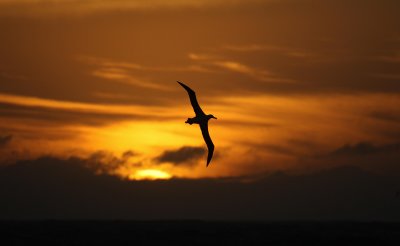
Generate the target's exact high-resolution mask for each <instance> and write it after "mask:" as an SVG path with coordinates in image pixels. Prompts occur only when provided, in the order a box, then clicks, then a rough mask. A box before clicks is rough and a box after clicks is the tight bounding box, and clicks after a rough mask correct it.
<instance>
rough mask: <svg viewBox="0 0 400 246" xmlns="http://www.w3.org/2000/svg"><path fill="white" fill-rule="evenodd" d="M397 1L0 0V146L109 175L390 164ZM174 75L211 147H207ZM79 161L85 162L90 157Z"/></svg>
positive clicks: (231, 173)
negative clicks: (201, 117)
mask: <svg viewBox="0 0 400 246" xmlns="http://www.w3.org/2000/svg"><path fill="white" fill-rule="evenodd" d="M399 13H400V3H399V1H397V0H382V1H373V0H363V1H361V0H352V1H348V0H335V1H333V0H321V1H311V0H298V1H294V0H264V1H263V0H251V1H249V0H246V1H244V0H243V1H242V0H171V1H162V0H149V1H139V0H132V1H128V0H87V1H78V0H15V1H14V0H0V36H1V41H0V153H1V155H0V158H1V162H2V163H3V164H2V165H8V164H10V163H13V162H15V161H18V160H33V159H36V158H40V157H43V156H53V157H57V158H60V159H68V158H70V157H79V158H82V159H85V160H87V161H88V163H95V164H93V165H96V168H95V171H96V172H97V173H107V174H111V175H117V176H118V177H121V178H123V179H133V180H137V179H148V178H172V177H175V178H189V179H191V178H206V177H208V178H211V177H217V178H222V177H225V178H228V177H258V176H259V175H261V176H262V175H263V174H269V173H272V172H277V171H283V172H286V173H294V174H298V173H312V172H314V171H318V170H325V169H329V168H333V167H337V166H345V165H353V166H359V167H361V168H362V169H365V170H368V171H373V172H375V173H390V172H394V171H399V170H400V168H399V165H398V164H399V160H400V154H399V149H400V124H399V123H400V25H399V23H400V15H399ZM176 80H181V81H183V82H185V83H186V84H187V85H189V86H190V87H191V88H192V89H194V90H195V91H196V93H197V97H198V100H199V102H200V105H201V106H202V108H203V110H204V111H205V112H206V113H212V114H214V115H215V116H216V117H217V118H218V120H211V121H210V123H209V129H210V134H211V137H212V139H213V141H214V144H215V146H216V151H215V156H214V159H213V161H212V163H211V165H210V166H209V167H208V168H206V167H205V164H206V146H205V144H204V141H203V139H202V136H201V132H200V130H199V129H198V127H197V126H189V125H187V124H185V123H184V122H185V120H186V119H187V118H188V117H193V116H194V113H193V110H192V108H191V106H190V103H189V99H188V96H187V94H186V92H185V91H184V90H183V89H182V88H181V87H180V86H179V85H178V84H177V83H176ZM89 165H90V164H89Z"/></svg>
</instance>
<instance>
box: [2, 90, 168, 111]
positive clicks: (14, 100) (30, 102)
mask: <svg viewBox="0 0 400 246" xmlns="http://www.w3.org/2000/svg"><path fill="white" fill-rule="evenodd" d="M0 103H2V104H9V105H15V106H22V107H29V108H44V109H53V110H63V111H72V112H82V113H98V114H107V115H119V114H121V112H127V113H126V114H127V115H148V114H150V113H148V112H151V110H152V109H154V110H156V111H157V112H159V113H161V112H162V111H161V108H160V107H158V108H157V107H151V106H146V107H144V106H138V105H116V104H114V105H107V104H95V103H86V102H73V101H63V100H54V99H47V98H40V97H30V96H21V95H13V94H5V93H0ZM124 114H125V113H124Z"/></svg>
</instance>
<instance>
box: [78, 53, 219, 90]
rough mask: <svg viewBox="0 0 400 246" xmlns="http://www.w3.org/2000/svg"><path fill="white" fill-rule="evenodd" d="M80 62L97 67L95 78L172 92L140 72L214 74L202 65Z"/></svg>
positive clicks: (83, 58)
mask: <svg viewBox="0 0 400 246" xmlns="http://www.w3.org/2000/svg"><path fill="white" fill-rule="evenodd" d="M78 60H80V61H82V62H84V63H86V64H89V65H93V66H96V68H95V69H94V70H92V71H91V74H92V75H93V76H95V77H98V78H102V79H105V80H108V81H113V82H117V83H121V84H127V85H132V86H137V87H142V88H148V89H155V90H163V91H170V90H171V87H170V86H165V85H162V84H160V83H157V82H153V81H151V80H150V79H144V78H141V77H140V76H139V75H137V73H139V72H147V73H149V72H197V73H211V72H214V71H212V70H211V69H209V68H206V67H204V66H201V65H185V66H168V67H167V66H144V65H140V64H137V63H131V62H126V61H115V60H111V59H105V58H99V57H91V56H79V57H78Z"/></svg>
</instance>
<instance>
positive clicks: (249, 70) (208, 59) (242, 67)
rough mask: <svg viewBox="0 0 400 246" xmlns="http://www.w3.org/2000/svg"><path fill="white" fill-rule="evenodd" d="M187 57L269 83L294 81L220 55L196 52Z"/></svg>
mask: <svg viewBox="0 0 400 246" xmlns="http://www.w3.org/2000/svg"><path fill="white" fill-rule="evenodd" d="M188 57H189V59H191V60H193V61H197V62H201V63H204V64H207V65H208V66H213V67H217V68H222V69H224V70H226V71H229V72H235V73H240V74H244V75H247V76H249V77H251V78H253V79H255V80H258V81H263V82H271V83H293V82H295V81H294V80H292V79H288V78H281V77H279V76H277V75H275V74H273V73H272V72H270V71H268V70H265V69H261V68H256V67H251V66H249V65H246V64H243V63H241V62H238V61H234V60H229V59H224V58H222V57H220V56H214V55H209V54H197V53H189V54H188Z"/></svg>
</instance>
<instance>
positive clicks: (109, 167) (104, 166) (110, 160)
mask: <svg viewBox="0 0 400 246" xmlns="http://www.w3.org/2000/svg"><path fill="white" fill-rule="evenodd" d="M135 155H136V154H135V153H134V152H133V151H132V150H128V151H125V152H124V153H122V155H121V156H120V157H117V156H115V155H114V154H112V153H110V152H108V151H97V152H95V153H93V154H91V155H90V156H89V157H88V158H87V159H85V162H86V165H87V166H88V167H90V168H91V169H92V170H95V172H96V173H98V174H108V175H113V174H117V172H118V170H119V169H120V168H122V167H129V166H133V165H134V166H136V167H137V166H140V164H139V163H135V164H133V163H130V162H129V161H130V158H132V157H134V156H135Z"/></svg>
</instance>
